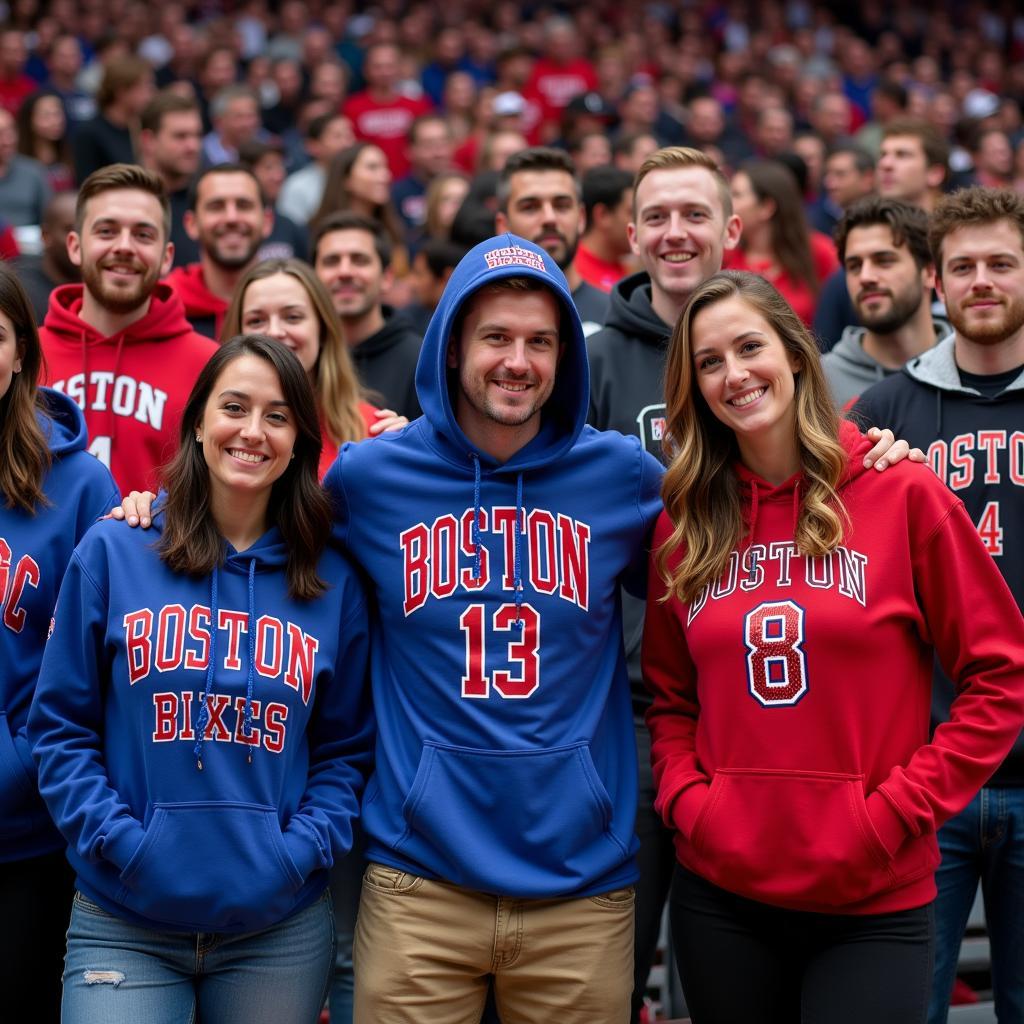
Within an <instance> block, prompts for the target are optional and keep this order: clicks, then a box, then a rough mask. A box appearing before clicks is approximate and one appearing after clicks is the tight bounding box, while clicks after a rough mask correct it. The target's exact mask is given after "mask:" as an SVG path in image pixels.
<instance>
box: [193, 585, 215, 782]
mask: <svg viewBox="0 0 1024 1024" xmlns="http://www.w3.org/2000/svg"><path fill="white" fill-rule="evenodd" d="M218 618H219V616H218V613H217V567H216V566H214V567H213V575H212V576H211V578H210V657H209V660H208V661H207V663H206V682H205V684H204V685H203V693H202V696H200V698H199V715H198V719H197V722H196V745H195V747H193V753H194V754H195V756H196V767H197V768H198V769H199V770H200V771H202V770H203V734H204V733H205V732H206V722H207V719H208V718H209V717H210V712H209V708H207V706H206V701H207V695H208V694H209V692H210V688H211V687H212V686H213V672H214V667H215V666H216V664H217V619H218Z"/></svg>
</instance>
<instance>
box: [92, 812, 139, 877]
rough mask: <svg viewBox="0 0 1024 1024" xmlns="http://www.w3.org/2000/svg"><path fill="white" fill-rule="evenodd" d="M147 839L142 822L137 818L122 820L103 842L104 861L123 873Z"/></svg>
mask: <svg viewBox="0 0 1024 1024" xmlns="http://www.w3.org/2000/svg"><path fill="white" fill-rule="evenodd" d="M145 838H146V830H145V829H144V828H143V827H142V825H141V823H140V822H138V821H137V820H136V819H135V818H129V817H125V818H122V819H121V820H120V821H118V822H117V823H116V824H115V825H114V826H113V827H112V828H111V830H110V831H109V832H108V833H107V835H106V837H105V838H104V840H103V859H104V860H109V861H110V863H111V864H113V865H114V866H115V867H116V868H117V870H118V871H121V872H123V871H124V869H125V868H126V867H128V864H129V862H130V861H131V859H132V857H134V856H135V854H136V853H137V852H138V849H139V847H140V846H141V845H142V840H143V839H145Z"/></svg>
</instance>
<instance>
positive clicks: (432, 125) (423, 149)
mask: <svg viewBox="0 0 1024 1024" xmlns="http://www.w3.org/2000/svg"><path fill="white" fill-rule="evenodd" d="M452 152H453V147H452V136H451V132H450V131H449V129H448V122H447V121H446V120H445V119H444V118H443V117H442V116H441V115H440V114H422V115H420V116H419V117H417V118H416V120H415V121H413V123H412V124H411V125H410V127H409V135H408V147H407V150H406V153H407V155H408V159H409V166H410V170H409V173H408V174H407V175H405V177H404V178H400V179H399V180H398V181H396V182H394V183H393V184H392V186H391V201H392V202H393V203H394V205H395V209H396V210H397V211H398V215H399V217H401V218H402V221H403V222H404V224H405V229H406V237H407V238H409V239H411V238H413V237H414V236H415V235H416V234H417V233H418V232H419V230H420V229H421V228H422V227H423V224H424V223H425V221H426V213H427V199H426V196H427V188H428V186H429V185H430V183H431V182H432V181H433V180H434V179H435V178H436V177H438V176H439V175H441V174H444V173H446V172H448V171H450V170H452V166H453V164H452Z"/></svg>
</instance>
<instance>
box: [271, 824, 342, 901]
mask: <svg viewBox="0 0 1024 1024" xmlns="http://www.w3.org/2000/svg"><path fill="white" fill-rule="evenodd" d="M282 835H283V836H284V848H285V850H286V851H287V853H288V856H289V857H290V858H291V862H292V865H293V866H294V867H295V870H296V872H297V873H298V883H299V885H302V884H303V883H304V882H305V881H306V879H307V878H309V876H310V875H311V874H312V873H313V872H314V871H316V870H317V869H318V868H327V867H330V866H331V865H330V863H325V861H324V858H323V856H322V855H321V853H320V844H319V842H318V841H317V839H316V837H315V836H314V834H313V830H312V829H311V828H310V827H309V826H307V825H303V824H302V822H301V820H298V819H296V818H294V817H293V818H292V820H291V821H290V822H288V827H287V828H286V829H285V830H284V832H283V833H282Z"/></svg>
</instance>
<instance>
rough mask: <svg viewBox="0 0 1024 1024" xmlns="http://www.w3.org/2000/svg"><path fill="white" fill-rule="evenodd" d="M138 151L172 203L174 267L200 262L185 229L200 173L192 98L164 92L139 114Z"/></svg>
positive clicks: (197, 118)
mask: <svg viewBox="0 0 1024 1024" xmlns="http://www.w3.org/2000/svg"><path fill="white" fill-rule="evenodd" d="M140 123H141V126H142V130H141V131H140V133H139V148H140V151H141V154H142V164H143V166H144V167H146V168H148V169H149V170H151V171H153V173H154V174H156V176H157V177H158V178H159V179H160V183H161V184H162V185H163V187H164V191H165V192H166V193H167V198H168V199H169V200H170V204H171V235H170V239H171V241H172V242H173V243H174V266H176V267H180V266H184V265H185V264H186V263H194V262H195V261H196V260H198V259H199V245H198V243H197V242H196V241H195V240H194V239H193V238H192V237H191V236H190V235H189V234H188V232H187V231H186V230H185V223H184V221H185V211H186V210H187V209H188V193H189V186H190V184H191V183H192V179H193V178H194V177H195V175H196V172H197V171H198V170H199V159H200V153H201V150H202V142H203V134H202V133H203V122H202V118H201V117H200V116H199V105H198V103H197V102H196V101H195V99H190V98H187V97H185V96H181V95H179V94H178V93H176V92H172V91H171V90H169V89H165V90H163V91H162V92H159V93H157V95H156V96H154V97H153V99H152V100H150V101H149V103H148V104H147V105H146V109H145V110H143V112H142V119H141V122H140Z"/></svg>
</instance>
